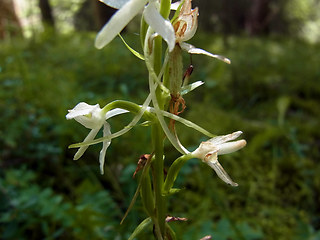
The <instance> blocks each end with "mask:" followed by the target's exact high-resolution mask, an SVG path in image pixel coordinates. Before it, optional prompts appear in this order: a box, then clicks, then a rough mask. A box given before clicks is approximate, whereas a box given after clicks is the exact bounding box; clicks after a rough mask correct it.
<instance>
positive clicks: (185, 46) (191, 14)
mask: <svg viewBox="0 0 320 240" xmlns="http://www.w3.org/2000/svg"><path fill="white" fill-rule="evenodd" d="M191 2H192V0H184V3H183V5H182V6H181V9H180V13H179V16H178V18H177V19H176V20H175V21H174V22H173V28H174V31H175V35H176V43H177V44H179V45H180V47H181V49H182V50H184V51H186V52H188V53H190V54H204V55H207V56H209V57H213V58H217V59H219V60H221V61H224V62H225V63H228V64H230V63H231V61H230V60H229V59H228V58H226V57H223V56H220V55H217V54H212V53H210V52H207V51H205V50H203V49H200V48H196V47H195V46H193V45H191V44H189V43H185V41H188V40H189V39H191V38H192V37H193V36H194V34H195V33H196V31H197V28H198V15H199V12H198V8H195V9H192V8H191Z"/></svg>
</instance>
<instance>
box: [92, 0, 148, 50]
mask: <svg viewBox="0 0 320 240" xmlns="http://www.w3.org/2000/svg"><path fill="white" fill-rule="evenodd" d="M147 2H148V1H147V0H130V1H129V2H127V3H126V4H124V5H123V6H122V8H120V9H119V10H118V11H117V12H116V13H115V14H114V15H113V16H112V18H111V19H110V20H109V22H108V23H107V24H106V25H104V27H103V28H102V29H101V30H100V32H99V33H98V35H97V37H96V41H95V47H96V48H98V49H100V48H103V47H104V46H105V45H107V44H108V43H109V42H111V41H112V40H113V39H114V38H115V37H116V36H117V35H118V33H120V32H121V30H122V29H124V27H125V26H126V25H127V24H128V23H129V22H130V21H131V20H132V19H133V18H134V17H135V16H136V15H137V14H138V13H139V12H140V11H141V10H142V9H143V7H144V6H145V5H146V3H147Z"/></svg>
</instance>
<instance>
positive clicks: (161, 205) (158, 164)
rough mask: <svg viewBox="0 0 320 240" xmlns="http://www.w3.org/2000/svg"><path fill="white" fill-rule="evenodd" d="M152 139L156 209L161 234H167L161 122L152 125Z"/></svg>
mask: <svg viewBox="0 0 320 240" xmlns="http://www.w3.org/2000/svg"><path fill="white" fill-rule="evenodd" d="M152 140H153V145H154V157H155V159H154V162H153V171H152V173H153V187H154V196H155V208H156V209H155V210H156V216H157V220H158V222H157V223H158V225H159V230H160V232H161V236H162V237H163V238H164V236H165V218H166V198H165V197H164V196H163V194H162V189H163V183H164V175H163V132H162V129H161V126H160V124H159V123H157V124H154V125H153V126H152Z"/></svg>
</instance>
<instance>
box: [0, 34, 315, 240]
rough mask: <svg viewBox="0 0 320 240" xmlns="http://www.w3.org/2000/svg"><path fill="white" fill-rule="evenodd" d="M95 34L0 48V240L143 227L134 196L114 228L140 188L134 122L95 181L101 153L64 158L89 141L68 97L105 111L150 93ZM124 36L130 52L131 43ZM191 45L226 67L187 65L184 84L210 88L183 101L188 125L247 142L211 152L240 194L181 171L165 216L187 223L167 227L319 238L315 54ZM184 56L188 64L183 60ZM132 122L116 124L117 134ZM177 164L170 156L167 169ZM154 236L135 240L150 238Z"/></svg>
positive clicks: (195, 167)
mask: <svg viewBox="0 0 320 240" xmlns="http://www.w3.org/2000/svg"><path fill="white" fill-rule="evenodd" d="M93 38H94V37H93V36H88V35H84V36H81V35H72V36H60V37H59V38H57V39H50V40H48V39H49V38H43V39H35V40H33V41H24V42H19V41H16V42H13V43H12V44H6V43H3V44H1V46H0V86H1V87H0V109H1V113H2V114H1V118H0V126H1V128H0V149H1V150H0V164H1V170H0V194H1V197H0V221H1V224H0V234H1V237H2V238H4V239H26V238H28V239H42V238H45V239H53V238H58V239H89V238H90V239H103V238H104V239H127V238H128V237H129V236H130V234H129V233H130V232H132V230H133V228H134V226H137V225H138V224H139V223H140V222H141V221H142V220H143V219H139V218H138V217H137V216H136V213H137V211H140V210H141V209H140V206H141V203H140V202H139V201H138V202H137V204H136V207H135V208H134V209H133V210H132V211H131V212H130V213H129V215H128V217H127V219H126V220H125V222H124V225H121V226H120V225H119V222H120V221H121V218H122V216H123V213H124V212H125V210H126V207H128V205H129V203H130V198H131V197H132V196H133V194H134V192H135V187H136V186H137V181H136V180H132V174H133V172H134V170H135V163H136V162H137V160H138V159H139V156H140V155H141V154H144V153H150V151H151V149H149V144H148V143H149V140H150V133H149V132H146V131H145V128H144V127H143V126H136V127H135V128H134V129H133V132H130V133H128V134H126V135H124V136H122V137H121V138H120V139H115V140H114V141H113V142H112V144H111V147H110V149H108V152H107V161H106V163H107V164H106V174H105V175H104V176H100V175H99V170H98V168H99V166H98V154H99V150H100V148H101V146H100V145H98V146H92V147H89V149H88V151H87V152H86V154H85V155H84V156H83V157H82V158H81V159H80V160H79V161H77V162H73V161H72V155H73V154H74V150H70V149H67V146H68V145H69V144H70V143H75V142H80V141H82V140H83V138H84V137H85V136H86V134H87V132H88V130H87V129H83V128H82V127H80V125H77V124H76V123H74V122H68V121H66V120H65V114H66V113H67V109H71V108H72V107H74V106H75V104H76V103H77V102H79V101H86V102H88V103H90V104H95V103H97V102H98V103H100V105H101V106H104V104H106V103H107V102H110V101H112V100H115V99H124V100H127V99H130V100H134V101H136V102H140V103H142V102H143V99H144V98H145V97H146V93H145V90H146V89H147V83H146V82H147V80H146V79H145V73H146V72H145V69H144V66H143V63H142V61H141V62H137V61H136V58H135V57H134V56H133V55H132V54H131V53H130V52H129V51H127V50H126V49H125V48H124V47H123V45H122V43H121V40H120V39H117V40H115V41H114V42H113V43H112V46H110V47H107V48H105V49H104V50H102V51H98V50H96V49H94V48H93ZM125 38H126V40H128V42H132V41H129V40H133V41H134V42H136V43H137V44H138V43H139V38H138V37H137V36H131V35H129V36H125ZM224 43H227V45H226V46H228V48H226V47H225V45H224ZM131 45H132V44H131ZM196 45H197V46H198V47H201V48H204V49H206V50H209V51H212V52H215V53H217V54H223V55H225V56H227V57H228V58H230V59H231V60H232V64H231V65H227V64H224V63H220V62H219V61H215V60H212V59H209V58H206V57H204V56H193V60H192V61H193V65H194V73H193V74H192V75H191V79H190V80H191V81H198V80H201V81H204V82H205V84H204V85H203V86H201V87H199V88H197V89H195V90H194V91H193V93H194V95H193V96H188V95H186V97H185V100H186V105H187V110H186V112H185V113H184V114H183V117H186V118H187V119H189V120H193V121H195V122H196V123H197V124H199V125H200V126H202V127H204V128H205V129H208V130H209V131H211V132H214V133H217V134H225V133H229V132H232V131H235V130H242V131H243V132H244V138H245V139H246V140H247V142H248V145H247V147H246V148H244V149H243V150H241V151H240V152H237V153H234V154H232V155H227V156H219V160H220V162H221V164H222V165H223V166H224V168H225V169H226V170H227V171H228V172H229V173H230V175H231V177H232V178H233V179H234V180H235V181H236V182H238V183H239V185H240V186H239V187H238V188H231V187H229V186H227V185H225V184H224V183H223V182H222V181H220V180H219V179H218V177H217V176H216V175H215V174H214V172H213V171H212V169H209V168H208V167H207V166H206V165H205V164H202V163H200V162H199V161H197V160H190V161H188V163H187V164H186V165H184V166H183V167H182V171H181V173H180V175H179V176H178V178H177V181H176V183H175V186H174V187H177V188H181V189H182V190H181V191H179V192H178V193H176V194H173V195H170V196H169V199H170V202H171V206H172V207H171V208H170V212H171V213H172V215H173V216H179V217H188V218H189V221H188V222H179V223H178V222H174V223H169V224H170V226H172V227H173V228H174V230H175V231H176V233H177V238H178V239H187V240H188V239H200V238H201V237H204V236H205V235H208V234H209V235H212V236H213V239H250V240H251V239H252V240H253V239H267V240H268V239H270V240H271V239H279V240H282V239H283V240H285V239H318V238H319V228H320V225H319V219H320V218H319V214H318V212H319V206H318V200H319V196H320V192H319V189H320V179H319V174H320V167H319V164H318V159H320V156H319V155H320V154H319V150H318V149H319V140H318V139H319V137H320V131H319V119H320V111H319V107H318V104H319V96H320V84H319V78H320V72H319V67H318V65H319V62H320V46H318V45H309V44H306V43H304V42H297V41H293V40H290V39H289V40H288V39H245V38H241V37H231V38H229V39H227V42H223V41H222V39H221V38H219V37H217V36H209V35H202V36H200V38H199V39H197V44H196ZM132 46H134V45H132ZM135 49H136V50H138V51H139V48H135ZM189 59H190V58H189V56H187V55H186V56H185V61H184V62H185V64H186V65H187V64H188V62H189V61H190V60H189ZM140 64H141V65H140ZM186 67H187V66H186ZM130 117H131V116H130V115H129V114H128V115H127V116H125V115H124V116H121V117H120V118H119V119H120V120H118V119H117V121H114V120H113V119H112V121H110V123H111V126H112V131H113V132H114V131H116V130H118V129H120V128H122V127H123V126H124V125H125V124H127V123H128V122H129V121H130ZM177 129H178V130H180V131H179V134H180V138H181V141H182V143H183V144H185V145H186V146H189V148H190V149H192V148H196V147H197V145H198V144H199V142H200V141H201V140H206V138H205V137H203V136H201V135H200V134H199V133H197V132H194V131H192V130H190V129H187V130H186V129H185V128H184V127H183V126H182V125H179V123H177ZM146 146H148V147H146ZM167 149H168V150H170V149H171V148H170V147H169V145H168V146H167ZM175 157H177V153H176V152H175V151H171V152H170V153H169V155H168V156H167V158H166V159H165V161H166V162H165V163H167V162H169V161H172V160H173V159H175ZM151 231H152V229H149V230H148V231H146V232H144V233H142V235H141V236H139V239H150V233H151Z"/></svg>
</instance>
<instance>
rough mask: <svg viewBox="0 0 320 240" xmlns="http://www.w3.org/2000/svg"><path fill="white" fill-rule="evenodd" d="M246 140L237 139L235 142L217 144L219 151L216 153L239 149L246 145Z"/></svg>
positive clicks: (226, 152) (220, 153)
mask: <svg viewBox="0 0 320 240" xmlns="http://www.w3.org/2000/svg"><path fill="white" fill-rule="evenodd" d="M246 144H247V142H246V140H239V141H235V142H228V143H222V144H220V145H219V151H218V154H219V155H222V154H228V153H233V152H236V151H238V150H239V149H241V148H243V147H244V146H246Z"/></svg>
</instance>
